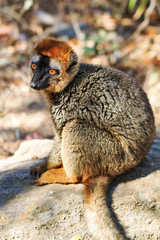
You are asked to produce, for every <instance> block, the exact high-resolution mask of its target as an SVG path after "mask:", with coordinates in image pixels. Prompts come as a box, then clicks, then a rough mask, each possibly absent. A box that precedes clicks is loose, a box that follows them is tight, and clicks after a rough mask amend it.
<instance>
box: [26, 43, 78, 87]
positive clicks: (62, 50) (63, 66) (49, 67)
mask: <svg viewBox="0 0 160 240" xmlns="http://www.w3.org/2000/svg"><path fill="white" fill-rule="evenodd" d="M78 65H79V63H78V57H77V55H76V54H75V52H74V51H73V50H72V48H71V47H70V46H69V45H68V44H67V43H66V42H63V41H59V40H56V39H54V38H46V39H43V40H40V41H39V42H38V43H37V44H36V46H35V47H34V49H33V55H32V59H31V69H32V79H31V82H30V86H31V87H32V88H34V89H36V90H43V89H46V90H48V91H51V92H60V91H62V90H63V89H64V88H65V87H66V86H67V85H68V83H69V82H70V81H71V80H72V79H73V78H74V76H75V75H76V73H77V71H78Z"/></svg>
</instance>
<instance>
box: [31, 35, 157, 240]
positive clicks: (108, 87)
mask: <svg viewBox="0 0 160 240" xmlns="http://www.w3.org/2000/svg"><path fill="white" fill-rule="evenodd" d="M31 72H32V79H31V82H30V86H31V88H33V89H35V90H38V91H42V92H43V93H44V94H45V96H46V98H47V100H48V103H49V108H50V114H51V117H52V120H53V124H54V127H55V130H56V136H55V138H54V146H53V149H52V151H51V152H50V154H49V157H48V158H47V160H46V162H45V163H43V164H42V165H41V166H40V167H37V168H32V169H31V175H32V176H33V178H34V179H36V180H35V183H36V184H38V185H44V184H49V183H64V184H67V183H79V182H81V183H84V185H85V189H84V202H85V208H86V217H87V222H88V225H89V228H90V231H91V232H92V234H93V236H95V237H96V239H97V240H98V239H99V240H106V239H109V240H122V239H124V236H123V235H122V234H121V233H120V231H119V230H118V229H117V228H116V225H115V223H114V222H113V221H112V219H111V216H110V211H109V209H108V208H107V205H106V194H107V190H108V187H109V184H110V182H111V180H112V179H113V178H115V177H116V176H118V175H120V174H123V173H125V172H127V171H129V170H130V169H132V168H134V167H135V166H137V165H138V164H139V163H140V162H141V161H142V159H143V157H144V156H145V154H146V153H147V151H148V149H149V147H150V146H151V143H152V140H153V138H154V134H155V125H154V116H153V112H152V109H151V106H150V104H149V101H148V98H147V96H146V93H145V92H144V91H143V90H142V88H141V87H140V85H139V84H138V83H137V82H136V80H134V79H133V78H131V77H130V76H128V75H127V74H125V73H124V72H121V71H119V70H117V69H115V68H111V67H108V66H95V65H88V64H84V63H81V62H79V58H78V57H77V55H76V53H75V52H74V51H73V49H72V48H71V47H70V46H69V44H68V43H66V42H64V41H60V40H56V39H54V38H46V39H43V40H40V41H39V42H38V43H37V44H36V46H35V47H34V49H33V54H32V60H31Z"/></svg>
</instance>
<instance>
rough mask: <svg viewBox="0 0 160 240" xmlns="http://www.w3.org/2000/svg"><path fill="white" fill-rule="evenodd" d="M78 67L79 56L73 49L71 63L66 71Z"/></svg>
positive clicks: (70, 56)
mask: <svg viewBox="0 0 160 240" xmlns="http://www.w3.org/2000/svg"><path fill="white" fill-rule="evenodd" d="M76 67H78V56H77V55H76V54H75V52H73V51H71V52H70V55H69V64H68V68H67V70H66V72H71V71H72V70H74V69H75V68H76Z"/></svg>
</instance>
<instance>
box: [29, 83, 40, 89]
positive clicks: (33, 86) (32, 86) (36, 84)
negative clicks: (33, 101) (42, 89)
mask: <svg viewBox="0 0 160 240" xmlns="http://www.w3.org/2000/svg"><path fill="white" fill-rule="evenodd" d="M30 86H31V88H34V89H37V87H38V83H35V82H31V83H30Z"/></svg>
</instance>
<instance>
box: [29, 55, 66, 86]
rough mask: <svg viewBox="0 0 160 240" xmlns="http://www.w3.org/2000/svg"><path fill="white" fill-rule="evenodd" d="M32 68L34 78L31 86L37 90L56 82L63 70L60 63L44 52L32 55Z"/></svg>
mask: <svg viewBox="0 0 160 240" xmlns="http://www.w3.org/2000/svg"><path fill="white" fill-rule="evenodd" d="M31 69H32V79H31V82H30V86H31V88H34V89H36V90H43V89H45V88H48V87H49V86H50V85H51V84H56V83H57V82H58V81H59V77H60V73H61V71H62V69H61V65H60V63H58V62H56V61H55V60H54V59H52V58H50V57H48V56H44V55H42V54H40V55H34V56H33V57H32V60H31Z"/></svg>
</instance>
